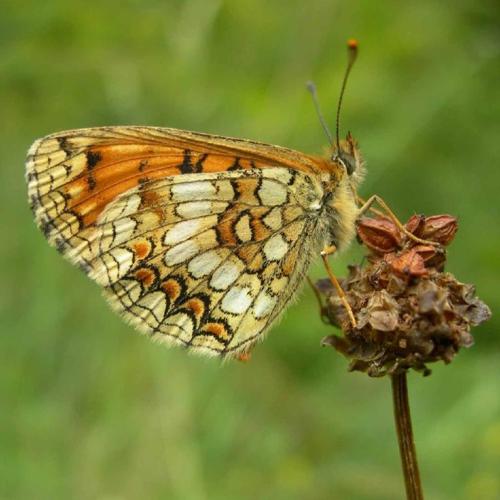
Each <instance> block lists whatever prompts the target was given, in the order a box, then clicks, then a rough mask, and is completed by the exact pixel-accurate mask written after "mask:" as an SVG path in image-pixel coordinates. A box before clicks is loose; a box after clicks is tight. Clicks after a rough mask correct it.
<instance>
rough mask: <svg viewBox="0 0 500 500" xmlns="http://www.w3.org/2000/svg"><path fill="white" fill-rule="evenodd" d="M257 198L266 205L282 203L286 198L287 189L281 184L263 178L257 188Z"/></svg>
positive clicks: (271, 205)
mask: <svg viewBox="0 0 500 500" xmlns="http://www.w3.org/2000/svg"><path fill="white" fill-rule="evenodd" d="M259 198H260V199H261V200H262V203H263V205H266V206H268V207H273V206H275V205H283V204H284V203H286V200H287V191H286V188H285V186H283V185H282V184H278V183H277V182H273V181H269V180H267V179H264V180H263V181H262V185H261V186H260V188H259Z"/></svg>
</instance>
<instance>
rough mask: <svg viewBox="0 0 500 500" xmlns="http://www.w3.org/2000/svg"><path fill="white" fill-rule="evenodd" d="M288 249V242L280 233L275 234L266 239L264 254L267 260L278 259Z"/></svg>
mask: <svg viewBox="0 0 500 500" xmlns="http://www.w3.org/2000/svg"><path fill="white" fill-rule="evenodd" d="M287 251H288V243H287V242H286V241H285V240H284V238H283V236H282V235H281V234H275V235H274V236H271V238H269V239H268V240H267V241H266V244H265V245H264V254H265V256H266V257H267V260H280V259H281V258H282V257H284V256H285V254H286V253H287Z"/></svg>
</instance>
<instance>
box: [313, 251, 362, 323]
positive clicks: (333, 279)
mask: <svg viewBox="0 0 500 500" xmlns="http://www.w3.org/2000/svg"><path fill="white" fill-rule="evenodd" d="M336 251H337V247H335V246H333V245H332V246H329V247H326V248H324V249H323V250H322V251H321V258H322V259H323V264H324V265H325V269H326V272H327V274H328V277H329V278H330V281H331V283H332V285H333V286H334V288H335V290H337V295H338V296H339V299H340V301H341V302H342V305H343V306H344V307H345V310H346V311H347V315H348V316H349V320H350V321H351V324H352V327H353V328H356V325H357V323H356V318H355V317H354V313H353V312H352V309H351V306H350V304H349V302H348V301H347V297H346V296H345V293H344V290H343V289H342V287H341V286H340V283H339V281H338V279H337V277H336V276H335V274H333V271H332V268H331V267H330V263H329V262H328V256H329V255H332V254H334V253H335V252H336Z"/></svg>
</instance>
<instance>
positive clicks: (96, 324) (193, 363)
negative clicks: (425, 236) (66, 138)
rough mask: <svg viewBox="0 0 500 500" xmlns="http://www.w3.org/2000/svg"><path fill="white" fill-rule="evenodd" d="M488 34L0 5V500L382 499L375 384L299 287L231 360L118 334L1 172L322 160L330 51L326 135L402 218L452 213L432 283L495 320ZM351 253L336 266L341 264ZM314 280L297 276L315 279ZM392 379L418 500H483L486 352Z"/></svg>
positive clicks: (488, 9) (357, 15)
mask: <svg viewBox="0 0 500 500" xmlns="http://www.w3.org/2000/svg"><path fill="white" fill-rule="evenodd" d="M499 21H500V16H499V9H498V5H497V3H496V2H494V1H481V2H472V1H466V0H459V1H457V2H454V3H453V5H451V4H448V5H447V4H446V3H444V2H432V1H430V0H424V1H422V2H419V3H412V4H405V5H404V6H403V4H401V3H400V2H396V1H394V0H393V1H387V2H383V3H379V2H369V1H367V0H365V1H361V2H352V3H348V2H336V1H327V0H315V1H312V2H306V3H303V2H301V1H298V0H290V1H289V2H286V3H285V2H276V1H271V2H264V1H263V0H257V1H252V2H250V1H249V0H242V1H238V2H229V1H223V0H193V1H190V2H183V1H180V0H178V1H168V2H160V1H149V2H147V3H145V2H139V1H138V0H135V1H133V0H128V1H125V2H118V1H116V0H114V1H106V2H99V3H98V2H83V1H74V2H65V1H62V0H53V1H51V2H34V1H33V0H31V1H27V2H22V3H21V2H15V1H13V0H7V1H5V0H4V1H3V2H2V16H1V18H0V75H1V76H0V110H1V120H0V160H1V169H0V189H1V196H0V213H1V214H2V217H1V219H0V221H1V225H2V226H1V230H2V232H1V234H2V235H3V238H2V241H3V244H2V245H1V246H0V257H1V258H0V262H1V265H2V269H1V276H2V279H1V282H0V314H1V324H0V327H1V336H0V343H1V344H0V349H1V352H2V364H1V368H0V369H1V376H0V388H1V392H0V398H1V399H0V407H1V412H0V423H1V427H0V497H1V498H5V499H26V498H37V499H45V498H47V499H55V498H78V499H86V498H108V499H119V498H124V499H125V498H126V499H129V498H169V499H183V500H184V499H193V500H198V499H208V498H210V499H234V498H237V499H250V498H259V499H267V498H273V499H292V498H296V499H327V498H339V499H365V498H373V499H398V498H401V493H402V488H403V483H402V479H401V474H400V469H399V461H398V456H397V446H396V441H395V436H394V431H393V423H392V410H391V408H390V394H389V383H388V381H386V380H370V379H368V378H366V377H364V376H362V375H359V374H348V373H346V370H345V369H346V363H345V361H344V360H343V359H341V358H340V357H338V356H336V355H334V354H333V353H332V352H330V351H328V350H322V349H320V348H319V340H320V339H321V337H322V336H323V335H325V334H327V333H329V332H330V329H329V328H327V327H325V326H324V325H322V324H321V322H320V321H319V319H318V318H317V317H316V308H315V303H314V300H313V298H312V296H311V293H310V292H309V291H305V292H304V294H303V295H302V296H301V298H300V301H299V302H298V303H297V304H296V305H294V306H293V307H292V308H291V309H290V310H289V312H288V313H287V315H286V317H285V319H284V321H283V322H282V323H281V324H280V325H278V326H276V327H275V328H274V330H273V333H272V334H271V335H270V336H269V339H268V340H267V341H266V342H265V344H263V345H261V346H259V347H258V348H257V349H256V351H255V355H254V358H253V359H252V361H251V362H250V363H249V364H239V363H228V364H225V365H223V366H220V365H219V364H218V363H216V362H213V361H208V360H203V359H197V358H193V357H187V356H185V355H184V354H183V353H182V352H181V351H179V350H166V349H163V348H161V347H159V346H157V345H153V344H152V343H150V342H148V341H147V340H146V339H145V338H143V337H139V336H138V335H135V334H133V333H131V332H130V329H129V328H128V327H127V326H125V325H124V324H123V323H122V322H121V321H120V319H119V318H117V317H115V316H114V315H113V314H112V313H111V312H110V311H109V310H108V308H107V307H106V305H105V304H104V301H103V300H102V299H101V297H100V296H99V292H98V289H97V287H96V286H95V285H94V284H92V283H90V282H89V281H88V280H86V279H85V278H84V277H83V276H82V275H81V273H80V272H79V271H78V270H76V269H73V268H71V267H70V266H69V265H68V264H67V263H65V262H63V261H62V259H60V257H59V256H58V255H57V254H56V252H55V251H54V250H53V249H51V248H49V247H48V246H47V245H46V243H45V242H44V241H43V237H42V236H41V234H39V232H38V231H37V230H36V229H35V227H34V225H33V223H32V220H31V215H30V213H29V210H28V207H27V203H26V201H25V198H26V192H25V185H24V180H23V175H24V168H23V162H24V157H25V152H26V150H27V148H28V146H29V145H30V143H31V142H32V141H33V140H34V139H35V138H36V137H39V136H42V135H45V134H48V133H50V132H53V131H57V130H63V129H68V128H76V127H84V126H97V125H105V124H150V125H160V126H161V125H165V126H174V127H178V128H187V129H192V130H201V131H206V132H213V133H221V134H226V135H233V136H241V137H248V138H252V139H258V140H263V141H266V142H270V143H278V144H283V145H286V146H289V147H294V148H296V149H300V150H304V151H308V152H312V153H314V152H321V150H322V147H323V144H324V142H325V141H324V138H323V136H322V133H321V130H320V128H319V125H318V121H317V118H316V116H315V114H314V110H313V106H312V104H311V102H310V98H309V96H308V95H307V93H306V92H305V90H304V82H305V81H306V80H308V79H310V78H312V79H314V80H315V81H316V83H317V85H318V87H319V89H320V97H321V101H322V104H323V107H324V110H325V112H326V114H327V115H328V116H329V117H330V121H333V110H334V108H335V105H336V100H337V93H338V87H339V83H340V78H341V75H342V72H343V69H344V61H345V53H344V43H345V40H346V39H347V38H349V37H357V38H358V39H359V40H360V43H361V51H360V58H359V61H358V63H357V66H356V67H355V69H354V71H353V74H352V78H351V81H350V83H349V88H348V91H347V95H346V101H345V107H344V113H343V117H342V122H343V128H344V130H347V128H349V129H350V130H351V131H352V132H353V134H354V135H355V137H357V138H358V139H359V141H360V145H361V147H362V150H363V152H364V154H365V156H366V158H367V160H368V166H369V174H368V178H367V180H366V183H365V184H364V186H363V189H362V194H365V195H367V194H370V193H374V192H376V193H379V194H380V195H382V196H383V197H384V198H385V199H386V200H387V201H388V202H389V203H390V204H391V206H392V207H393V208H394V209H395V211H396V213H398V214H400V216H401V217H402V218H403V219H404V218H405V217H407V216H409V215H410V214H411V213H413V211H418V212H425V213H429V214H431V213H440V212H450V213H453V214H457V215H458V216H459V217H460V231H459V233H458V237H457V240H456V242H455V243H454V244H453V246H452V249H451V256H450V266H449V268H450V270H451V271H453V272H454V273H456V275H457V276H458V277H459V278H461V279H462V280H463V281H468V282H474V283H476V284H477V286H478V292H479V295H480V296H481V297H482V298H483V299H484V300H485V301H486V302H487V303H488V304H489V305H490V306H491V307H492V309H493V311H494V312H495V311H497V310H498V305H499V298H498V292H497V287H498V281H499V262H500V258H499V248H500V232H499V231H498V221H499V220H500V218H499V216H500V210H499V207H498V186H499V184H500V169H499V168H498V166H499V161H500V148H499V137H500V124H499V120H498V117H499V116H500V92H499V87H498V82H499V77H500V32H499V30H498V26H499ZM359 255H360V254H359V249H356V248H353V250H352V251H350V252H348V253H347V254H346V255H344V256H343V257H342V258H340V259H339V260H338V262H337V263H336V266H335V267H336V269H338V270H341V269H344V268H345V265H346V264H347V263H348V262H352V261H356V259H358V258H359ZM321 274H322V271H321V269H320V268H319V267H318V266H316V267H315V268H314V269H313V275H314V276H321ZM499 326H500V325H499V320H498V318H497V317H496V316H494V317H493V319H492V320H491V321H490V322H489V323H488V324H487V325H485V326H484V327H482V328H479V329H477V330H476V331H475V336H476V340H477V342H476V346H475V347H474V348H473V349H471V350H470V351H467V352H464V353H463V354H461V355H460V356H459V357H458V359H457V360H456V361H455V362H454V363H453V364H452V365H451V366H449V367H446V368H445V367H443V366H436V367H435V369H434V373H433V375H432V377H431V378H429V379H422V378H421V377H419V376H416V375H412V376H411V377H410V386H411V399H412V404H413V412H414V420H415V422H414V424H415V433H416V438H417V448H418V452H419V456H420V459H421V468H422V475H423V481H424V484H425V489H426V491H427V493H428V497H429V498H432V499H448V498H454V499H498V498H500V477H499V474H498V471H499V470H500V392H499V390H498V386H499V381H500V341H499V337H498V333H497V332H498V330H499Z"/></svg>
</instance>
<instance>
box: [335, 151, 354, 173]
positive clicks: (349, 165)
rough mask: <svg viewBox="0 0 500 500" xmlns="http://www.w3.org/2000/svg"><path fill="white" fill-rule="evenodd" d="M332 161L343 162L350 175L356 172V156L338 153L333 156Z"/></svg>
mask: <svg viewBox="0 0 500 500" xmlns="http://www.w3.org/2000/svg"><path fill="white" fill-rule="evenodd" d="M332 161H336V162H338V163H340V164H342V165H343V166H344V167H345V169H346V172H347V174H348V175H352V173H353V172H354V170H356V167H355V161H354V158H353V157H352V156H351V155H346V154H343V155H337V154H334V155H333V156H332Z"/></svg>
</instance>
